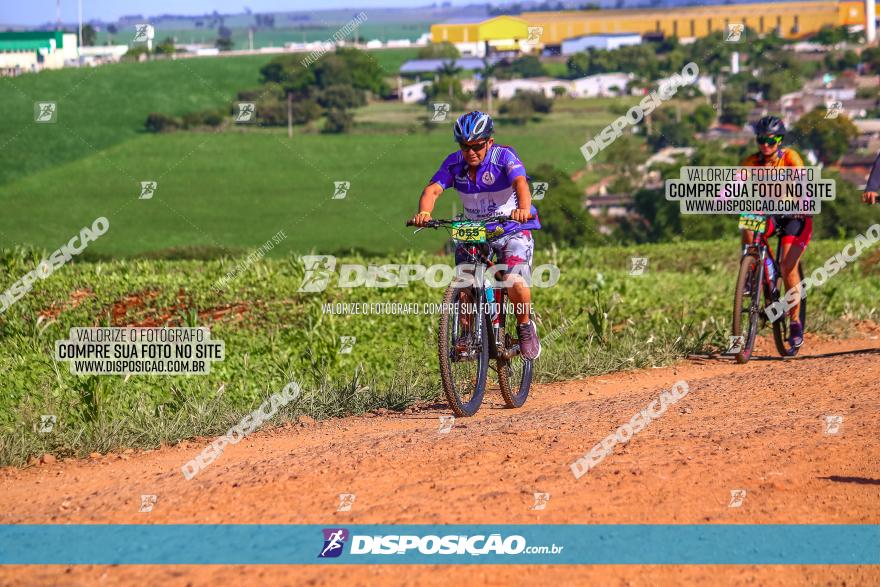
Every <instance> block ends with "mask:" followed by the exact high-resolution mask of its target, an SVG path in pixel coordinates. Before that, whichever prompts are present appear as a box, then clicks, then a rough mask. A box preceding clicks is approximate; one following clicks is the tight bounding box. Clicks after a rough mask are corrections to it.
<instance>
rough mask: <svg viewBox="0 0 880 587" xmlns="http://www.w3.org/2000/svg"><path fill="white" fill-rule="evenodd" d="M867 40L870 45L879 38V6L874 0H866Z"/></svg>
mask: <svg viewBox="0 0 880 587" xmlns="http://www.w3.org/2000/svg"><path fill="white" fill-rule="evenodd" d="M865 40H866V41H867V42H868V44H869V45H873V44H874V41H876V40H877V6H876V4H875V1H874V0H865Z"/></svg>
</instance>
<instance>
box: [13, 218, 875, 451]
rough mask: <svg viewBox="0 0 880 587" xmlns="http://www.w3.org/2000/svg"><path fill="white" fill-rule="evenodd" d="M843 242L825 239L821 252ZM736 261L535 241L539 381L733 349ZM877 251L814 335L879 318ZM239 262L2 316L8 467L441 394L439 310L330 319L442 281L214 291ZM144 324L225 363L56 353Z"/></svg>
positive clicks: (71, 283) (240, 282)
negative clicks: (72, 338) (206, 330)
mask: <svg viewBox="0 0 880 587" xmlns="http://www.w3.org/2000/svg"><path fill="white" fill-rule="evenodd" d="M113 230H114V229H113V228H111V232H112V231H113ZM110 234H111V233H110V232H108V233H107V235H105V237H101V238H106V237H108V236H109V235H110ZM286 234H289V235H290V236H291V237H292V236H293V233H292V232H291V233H286ZM282 242H283V241H282ZM843 245H844V243H843V242H835V241H820V242H816V243H814V244H813V245H811V255H812V258H814V259H824V258H826V257H828V256H830V255H832V254H834V253H835V252H837V251H839V250H840V249H841V248H842V246H843ZM632 256H644V257H647V258H648V259H649V265H648V270H647V272H646V274H645V275H643V276H631V275H630V274H629V267H630V258H631V257H632ZM738 260H739V247H738V244H737V243H736V242H735V241H733V240H728V241H718V242H710V243H676V244H663V245H645V246H640V247H602V248H595V249H590V250H571V249H559V250H556V249H552V248H551V249H542V250H539V251H537V254H536V258H535V263H536V264H542V263H553V264H556V265H557V266H558V267H559V268H560V269H561V277H560V280H559V282H558V284H557V285H556V286H554V287H550V288H543V289H538V288H535V290H534V292H535V293H534V301H535V304H536V309H537V311H538V315H539V324H540V329H541V332H542V336H544V338H545V340H546V344H545V348H544V351H543V353H542V355H541V358H540V359H539V361H538V363H537V365H538V367H537V374H538V375H537V377H538V380H540V381H552V380H558V379H567V378H571V377H576V376H584V375H588V374H598V373H605V372H610V371H616V370H621V369H630V368H644V367H648V366H656V365H662V364H667V363H669V362H671V361H673V360H676V359H679V358H681V357H683V356H685V355H686V354H688V353H691V352H701V351H702V352H707V351H709V352H711V351H713V350H717V349H719V348H722V349H723V348H726V345H727V342H728V339H727V335H728V333H729V327H730V326H729V324H730V313H731V308H732V291H733V287H734V283H733V280H734V279H735V275H736V267H737V264H738ZM878 260H880V254H878V252H877V251H870V252H868V253H866V254H865V255H864V256H863V258H862V259H860V260H859V262H857V263H856V264H854V265H853V266H851V267H848V268H847V269H846V270H845V272H844V273H842V274H841V276H840V277H838V278H836V279H833V280H831V281H829V282H828V283H827V284H826V285H824V286H823V287H821V288H818V289H816V290H814V291H812V292H811V293H810V297H809V300H810V312H809V322H808V325H809V330H810V331H814V332H815V331H819V332H825V333H832V334H846V333H848V332H849V331H848V329H849V328H851V325H852V322H853V321H856V320H863V319H872V320H875V321H876V320H877V319H878V309H877V306H876V304H875V303H874V302H873V300H874V299H875V298H876V292H877V291H878V290H880V273H878ZM0 261H2V263H0V279H2V281H3V283H9V282H11V281H13V280H15V279H18V278H19V277H20V276H21V275H22V274H24V273H25V272H26V271H28V270H30V269H31V268H32V267H33V266H34V264H35V263H36V261H37V258H36V257H34V256H25V255H22V254H21V252H18V253H16V252H12V251H6V252H5V253H4V255H3V257H2V258H0ZM450 262H451V260H450V258H449V257H442V256H441V257H438V256H432V255H427V254H424V253H413V252H409V253H406V254H404V255H395V256H389V257H373V258H364V257H344V258H340V259H338V263H339V264H340V265H341V264H343V263H363V264H371V265H382V264H384V263H422V264H425V265H431V264H433V263H444V264H449V263H450ZM236 263H237V260H236V259H226V260H217V261H208V262H201V261H147V260H137V261H131V260H121V261H111V262H106V263H105V262H101V263H90V262H85V263H83V262H78V263H77V262H74V263H71V264H69V265H67V266H65V267H63V268H61V269H60V270H59V271H58V273H57V274H54V275H52V276H51V277H50V278H48V279H46V280H44V281H38V282H37V284H36V285H35V287H34V289H33V290H32V291H31V292H29V293H28V294H27V295H25V297H24V298H22V299H21V300H19V301H18V302H17V303H15V304H14V305H12V307H11V308H10V309H9V310H7V312H5V313H3V314H2V315H0V372H2V373H3V374H4V377H3V380H2V383H0V388H2V393H0V465H3V464H9V463H21V462H24V461H25V460H26V459H27V458H28V456H29V455H34V454H42V453H44V452H54V453H56V454H78V455H84V454H88V453H89V452H91V451H93V450H96V451H100V452H107V451H111V450H116V449H119V448H121V447H126V446H138V447H154V446H158V445H159V444H160V443H162V442H165V443H167V442H175V441H177V440H179V439H182V438H186V437H189V436H193V435H206V434H216V433H221V432H225V430H227V429H228V428H229V426H231V425H232V424H234V423H235V422H237V421H238V420H239V419H240V417H241V415H242V414H244V413H246V412H249V411H251V410H253V409H254V407H255V406H256V405H258V404H259V403H260V402H261V401H262V400H263V399H264V398H265V397H267V396H269V395H270V394H272V393H274V392H276V391H278V390H280V389H281V388H282V387H283V386H284V385H285V383H286V382H288V381H290V380H292V379H295V380H297V381H298V382H300V383H301V384H302V386H303V389H304V390H305V392H304V394H303V395H302V396H301V398H300V399H299V400H297V402H296V403H294V404H292V405H290V406H288V407H286V408H285V409H284V410H283V411H282V413H281V415H280V416H279V418H283V419H287V418H295V417H296V416H298V415H301V414H308V415H310V416H312V417H318V418H326V417H332V416H340V415H344V414H349V413H359V412H363V411H365V410H371V409H375V408H379V407H384V408H390V409H403V408H404V407H406V406H408V405H410V404H412V403H414V402H423V401H432V400H436V399H438V398H439V397H440V389H439V375H438V368H437V362H436V360H435V358H434V357H435V356H436V325H437V319H438V316H437V315H345V316H342V315H332V314H328V313H325V312H324V311H323V305H324V304H327V303H333V302H395V303H408V302H415V303H429V302H439V301H440V299H441V294H442V290H440V289H435V288H431V287H428V286H427V285H426V284H425V283H424V282H416V283H412V284H410V286H409V287H392V288H385V289H375V288H340V287H338V286H337V284H336V282H335V281H331V282H330V286H329V287H328V288H327V289H326V290H325V291H323V292H319V293H298V292H297V289H298V288H299V286H300V284H301V283H302V277H303V268H302V264H301V262H300V261H299V260H298V259H297V258H295V257H293V256H286V257H282V258H273V259H269V258H264V259H262V260H258V261H256V262H255V263H253V264H246V265H242V266H241V269H240V270H239V271H238V272H237V274H236V276H235V277H234V278H233V279H231V280H230V281H229V283H228V284H227V285H226V286H225V287H223V288H222V289H221V290H220V291H219V292H216V293H215V292H214V291H213V290H212V284H214V283H215V282H216V280H218V279H219V278H221V277H222V276H224V275H226V274H227V273H228V272H230V271H231V270H233V268H234V267H235V265H236ZM816 264H818V261H816ZM566 319H568V320H569V323H568V324H567V325H564V321H565V320H566ZM144 324H151V325H157V324H161V325H180V326H197V325H198V326H209V327H211V337H212V339H220V340H223V341H224V342H225V348H226V355H227V356H226V359H225V360H224V361H223V362H219V363H214V365H213V367H212V371H211V373H210V374H208V375H199V376H195V375H193V376H165V377H163V376H156V375H132V376H131V377H123V376H78V375H72V374H70V373H69V371H68V367H67V364H65V363H59V362H55V361H54V360H53V352H54V341H55V340H59V339H64V338H67V333H68V330H69V329H70V328H71V327H75V326H76V327H80V326H90V325H101V326H124V325H144ZM763 333H764V334H769V333H770V330H769V329H767V328H765V329H764V331H763ZM341 336H351V337H355V342H354V346H353V348H352V352H351V353H350V354H340V353H339V345H340V337H341ZM488 393H489V394H497V391H493V390H491V389H490V390H489V391H488ZM42 414H53V415H56V416H57V418H58V423H57V427H56V430H55V433H53V434H51V435H45V434H39V433H37V432H36V430H35V425H36V424H37V423H39V421H40V415H42Z"/></svg>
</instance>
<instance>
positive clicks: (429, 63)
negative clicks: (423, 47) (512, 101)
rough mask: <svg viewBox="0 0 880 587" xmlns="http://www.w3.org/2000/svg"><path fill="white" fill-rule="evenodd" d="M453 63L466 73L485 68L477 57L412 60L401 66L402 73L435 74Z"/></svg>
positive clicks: (495, 60) (491, 61)
mask: <svg viewBox="0 0 880 587" xmlns="http://www.w3.org/2000/svg"><path fill="white" fill-rule="evenodd" d="M450 61H453V62H454V63H455V66H456V67H459V68H461V69H462V70H464V71H475V70H480V69H483V68H484V67H485V64H484V63H483V60H482V59H477V58H475V57H458V58H456V59H448V58H447V59H411V60H410V61H407V62H406V63H404V64H403V65H401V66H400V73H410V74H414V73H435V72H438V71H440V70H441V69H443V67H444V65H445V64H446V63H449V62H450ZM498 61H499V59H489V63H497V62H498Z"/></svg>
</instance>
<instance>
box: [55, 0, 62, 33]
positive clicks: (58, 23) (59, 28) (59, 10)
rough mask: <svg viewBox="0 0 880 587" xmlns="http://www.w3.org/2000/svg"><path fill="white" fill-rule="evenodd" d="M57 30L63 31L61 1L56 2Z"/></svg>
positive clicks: (56, 0)
mask: <svg viewBox="0 0 880 587" xmlns="http://www.w3.org/2000/svg"><path fill="white" fill-rule="evenodd" d="M55 30H56V31H60V30H61V0H55Z"/></svg>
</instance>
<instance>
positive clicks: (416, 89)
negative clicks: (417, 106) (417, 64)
mask: <svg viewBox="0 0 880 587" xmlns="http://www.w3.org/2000/svg"><path fill="white" fill-rule="evenodd" d="M430 85H431V82H430V81H424V82H416V83H414V84H409V85H406V86H402V87H401V88H400V96H399V97H400V101H401V102H403V103H404V104H414V103H416V102H421V101H422V100H424V99H425V97H426V95H425V88H427V87H428V86H430Z"/></svg>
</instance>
